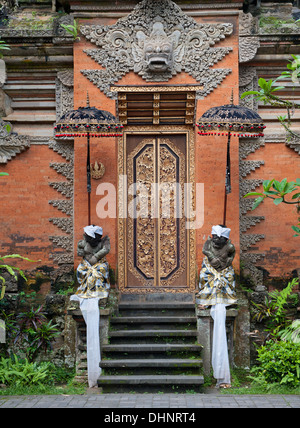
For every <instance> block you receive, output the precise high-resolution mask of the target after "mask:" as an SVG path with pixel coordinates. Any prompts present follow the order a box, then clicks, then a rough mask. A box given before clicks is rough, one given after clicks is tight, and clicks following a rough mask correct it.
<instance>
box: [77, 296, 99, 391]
mask: <svg viewBox="0 0 300 428" xmlns="http://www.w3.org/2000/svg"><path fill="white" fill-rule="evenodd" d="M70 300H74V301H79V303H80V310H81V312H82V315H83V318H84V321H85V324H86V353H87V366H88V383H89V387H90V388H93V387H94V386H96V385H97V380H98V377H99V376H100V374H101V368H100V367H99V364H100V361H101V351H100V338H99V326H100V310H99V304H98V302H99V298H98V297H95V298H90V299H83V298H81V297H78V296H76V295H75V294H74V295H73V296H71V299H70Z"/></svg>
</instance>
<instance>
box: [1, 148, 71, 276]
mask: <svg viewBox="0 0 300 428" xmlns="http://www.w3.org/2000/svg"><path fill="white" fill-rule="evenodd" d="M62 161H63V160H62V158H61V156H60V155H58V154H57V153H55V152H54V151H53V150H51V149H49V148H48V146H46V145H32V146H31V147H30V148H29V149H28V150H26V151H25V152H23V153H21V154H18V155H17V156H16V158H14V159H13V160H11V161H9V162H8V164H7V165H1V166H0V171H3V172H8V173H9V176H7V177H6V176H5V177H1V178H0V189H1V223H0V254H1V255H5V254H14V253H17V254H20V255H22V256H24V257H28V258H30V259H33V260H40V261H39V262H37V263H29V262H23V261H22V262H21V261H18V260H12V263H13V264H14V265H16V266H19V267H21V268H23V269H28V270H33V269H36V268H38V267H41V266H45V265H46V266H48V267H53V266H54V263H53V261H52V260H51V259H50V258H49V255H50V253H53V252H55V251H61V250H58V249H57V248H56V249H54V247H53V244H52V242H51V241H50V240H49V236H51V235H63V234H64V232H62V231H61V230H60V229H59V228H57V227H56V226H55V225H53V224H52V223H50V222H49V218H51V217H64V214H63V213H61V212H60V211H58V210H57V209H56V208H54V207H53V206H52V205H50V204H49V203H48V201H49V200H51V199H60V198H61V199H62V196H61V195H60V194H59V193H58V192H57V191H56V190H55V189H53V188H52V187H50V186H49V182H51V181H64V178H63V177H62V176H61V175H60V174H57V172H56V171H55V170H53V169H52V168H50V166H49V164H50V162H62Z"/></svg>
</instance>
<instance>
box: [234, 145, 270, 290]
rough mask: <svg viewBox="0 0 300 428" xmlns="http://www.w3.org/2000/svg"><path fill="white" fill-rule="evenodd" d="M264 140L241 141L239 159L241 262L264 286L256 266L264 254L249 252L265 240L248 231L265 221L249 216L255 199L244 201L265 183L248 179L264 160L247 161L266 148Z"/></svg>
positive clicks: (249, 274)
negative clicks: (245, 196)
mask: <svg viewBox="0 0 300 428" xmlns="http://www.w3.org/2000/svg"><path fill="white" fill-rule="evenodd" d="M264 145H265V142H264V139H262V138H260V139H255V140H243V139H240V144H239V157H240V243H241V262H242V265H243V274H244V275H246V276H249V277H250V278H251V279H252V281H253V283H255V284H258V285H262V284H263V273H262V271H261V270H260V269H259V268H257V267H256V266H255V263H256V262H257V261H258V260H260V259H261V258H262V257H263V256H264V254H262V253H254V252H252V251H251V252H249V250H251V247H252V246H253V245H255V244H256V243H257V242H259V241H260V240H261V239H263V238H264V235H262V234H256V233H247V232H248V229H251V230H253V228H254V227H255V226H256V225H257V224H258V223H260V222H261V221H263V220H264V217H263V216H253V215H251V214H249V212H250V211H251V210H252V206H253V199H244V195H245V194H246V193H248V192H251V191H255V189H256V188H257V187H258V186H260V185H261V184H262V182H263V180H262V179H251V180H250V179H247V176H248V175H249V174H250V172H251V171H254V170H255V169H257V168H260V167H261V166H262V165H264V161H263V160H257V161H256V160H245V159H246V158H247V156H248V155H249V154H250V153H254V152H255V151H256V150H259V148H260V147H262V146H264Z"/></svg>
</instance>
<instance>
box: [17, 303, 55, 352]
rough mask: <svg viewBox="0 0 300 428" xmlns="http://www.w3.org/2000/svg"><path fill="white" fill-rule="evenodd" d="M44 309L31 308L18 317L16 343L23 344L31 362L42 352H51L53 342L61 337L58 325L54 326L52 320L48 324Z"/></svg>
mask: <svg viewBox="0 0 300 428" xmlns="http://www.w3.org/2000/svg"><path fill="white" fill-rule="evenodd" d="M42 309H43V307H42V306H39V307H38V308H37V309H33V308H31V309H30V310H29V311H27V312H21V313H20V314H19V315H18V316H17V322H18V332H17V334H16V337H15V339H14V343H17V342H21V346H22V347H23V348H24V351H25V353H26V356H27V358H29V359H30V360H34V359H35V358H36V356H37V354H38V353H39V352H40V351H41V350H43V351H44V352H45V353H46V352H47V351H48V350H51V349H52V345H51V342H52V341H53V340H54V339H55V338H56V337H57V336H58V335H59V332H58V330H57V328H56V327H57V325H56V324H55V325H53V324H52V320H50V321H48V322H47V318H46V316H45V314H44V312H42Z"/></svg>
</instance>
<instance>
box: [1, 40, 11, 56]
mask: <svg viewBox="0 0 300 428" xmlns="http://www.w3.org/2000/svg"><path fill="white" fill-rule="evenodd" d="M4 50H10V47H9V45H8V44H7V43H5V42H4V40H0V58H3V53H2V52H1V51H4Z"/></svg>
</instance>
